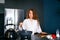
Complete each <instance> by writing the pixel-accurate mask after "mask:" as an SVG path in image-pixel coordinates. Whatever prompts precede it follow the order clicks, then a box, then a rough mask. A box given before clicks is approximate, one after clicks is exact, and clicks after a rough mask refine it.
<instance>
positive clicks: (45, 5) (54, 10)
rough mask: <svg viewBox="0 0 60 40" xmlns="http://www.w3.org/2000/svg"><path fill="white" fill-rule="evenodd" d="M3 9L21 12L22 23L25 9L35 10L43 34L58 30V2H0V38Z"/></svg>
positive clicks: (6, 0)
mask: <svg viewBox="0 0 60 40" xmlns="http://www.w3.org/2000/svg"><path fill="white" fill-rule="evenodd" d="M5 8H8V9H20V10H23V13H24V14H23V15H24V17H23V19H22V21H23V20H24V19H25V18H26V11H27V9H29V8H33V9H36V10H37V14H38V17H39V20H40V25H41V28H42V30H43V31H44V32H47V33H55V32H56V30H57V29H59V30H60V0H0V38H2V35H3V30H2V29H4V26H3V25H4V14H5ZM19 22H20V21H19Z"/></svg>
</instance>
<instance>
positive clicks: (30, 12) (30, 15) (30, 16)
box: [29, 10, 33, 19]
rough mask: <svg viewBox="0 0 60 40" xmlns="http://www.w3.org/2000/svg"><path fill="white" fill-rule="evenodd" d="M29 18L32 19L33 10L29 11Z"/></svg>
mask: <svg viewBox="0 0 60 40" xmlns="http://www.w3.org/2000/svg"><path fill="white" fill-rule="evenodd" d="M29 18H30V19H32V18H33V11H31V10H30V11H29Z"/></svg>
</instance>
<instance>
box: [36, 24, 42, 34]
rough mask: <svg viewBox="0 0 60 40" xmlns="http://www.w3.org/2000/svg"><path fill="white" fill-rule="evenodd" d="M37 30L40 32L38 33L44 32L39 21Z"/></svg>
mask: <svg viewBox="0 0 60 40" xmlns="http://www.w3.org/2000/svg"><path fill="white" fill-rule="evenodd" d="M37 32H38V33H41V32H42V29H41V26H40V25H38V23H37Z"/></svg>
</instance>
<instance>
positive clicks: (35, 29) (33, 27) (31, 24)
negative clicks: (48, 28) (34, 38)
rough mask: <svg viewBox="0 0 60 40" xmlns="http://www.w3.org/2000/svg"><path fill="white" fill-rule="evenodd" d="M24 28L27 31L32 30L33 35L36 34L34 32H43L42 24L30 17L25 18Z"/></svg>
mask: <svg viewBox="0 0 60 40" xmlns="http://www.w3.org/2000/svg"><path fill="white" fill-rule="evenodd" d="M22 27H23V29H24V30H27V31H32V35H34V33H36V32H38V33H40V32H42V30H41V28H40V25H38V23H37V20H34V19H33V20H32V22H31V21H30V19H25V20H24V21H23V25H22Z"/></svg>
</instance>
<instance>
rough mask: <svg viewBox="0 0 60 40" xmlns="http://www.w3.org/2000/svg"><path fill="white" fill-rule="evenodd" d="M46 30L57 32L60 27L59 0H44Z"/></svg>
mask: <svg viewBox="0 0 60 40" xmlns="http://www.w3.org/2000/svg"><path fill="white" fill-rule="evenodd" d="M43 10H44V31H46V32H48V33H55V31H56V29H57V28H59V29H60V2H59V1H58V0H43Z"/></svg>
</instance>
